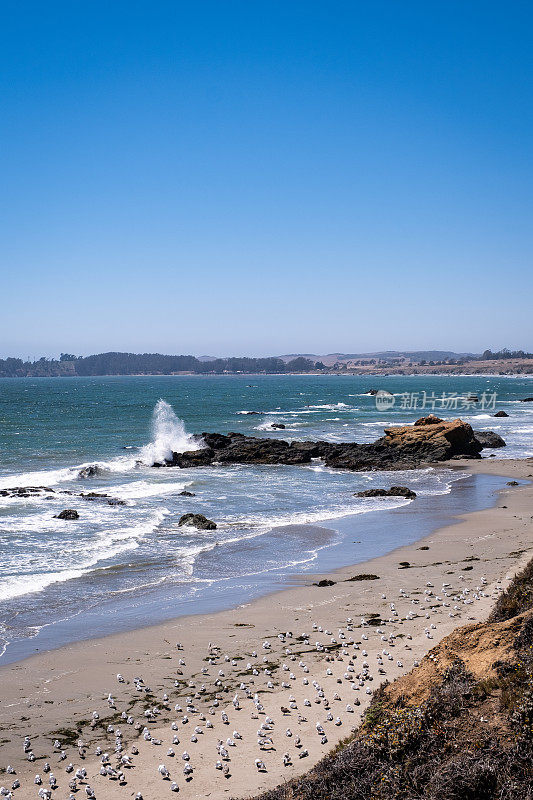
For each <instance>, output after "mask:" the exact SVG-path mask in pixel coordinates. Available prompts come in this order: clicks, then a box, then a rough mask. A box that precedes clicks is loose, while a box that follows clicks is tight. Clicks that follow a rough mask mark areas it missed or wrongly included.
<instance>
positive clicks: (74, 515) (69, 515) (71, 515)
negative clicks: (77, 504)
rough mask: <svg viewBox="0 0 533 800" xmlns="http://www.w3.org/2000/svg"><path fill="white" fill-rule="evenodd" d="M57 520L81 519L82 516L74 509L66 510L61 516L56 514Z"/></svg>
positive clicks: (61, 512)
mask: <svg viewBox="0 0 533 800" xmlns="http://www.w3.org/2000/svg"><path fill="white" fill-rule="evenodd" d="M55 518H56V519H79V518H80V515H79V514H78V512H77V511H76V510H75V509H73V508H66V509H65V510H64V511H60V512H59V514H56V516H55Z"/></svg>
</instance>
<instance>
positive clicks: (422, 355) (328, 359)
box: [279, 350, 479, 366]
mask: <svg viewBox="0 0 533 800" xmlns="http://www.w3.org/2000/svg"><path fill="white" fill-rule="evenodd" d="M299 357H300V358H309V359H310V360H311V361H321V362H322V363H323V364H325V365H326V366H331V365H332V364H335V363H337V362H339V363H341V364H345V363H347V362H350V361H370V360H371V359H379V360H380V361H391V362H392V361H397V360H398V359H400V360H407V361H413V362H420V361H422V360H425V361H448V360H449V359H468V360H470V359H475V358H479V355H477V354H475V353H454V352H453V351H452V350H381V351H377V352H375V353H327V354H326V355H316V354H314V353H289V354H286V355H282V356H279V358H281V359H282V360H283V361H291V360H292V359H294V358H299Z"/></svg>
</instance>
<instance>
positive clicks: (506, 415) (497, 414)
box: [493, 411, 509, 417]
mask: <svg viewBox="0 0 533 800" xmlns="http://www.w3.org/2000/svg"><path fill="white" fill-rule="evenodd" d="M493 416H494V417H508V416H509V414H508V413H507V411H497V412H496V413H495V414H493Z"/></svg>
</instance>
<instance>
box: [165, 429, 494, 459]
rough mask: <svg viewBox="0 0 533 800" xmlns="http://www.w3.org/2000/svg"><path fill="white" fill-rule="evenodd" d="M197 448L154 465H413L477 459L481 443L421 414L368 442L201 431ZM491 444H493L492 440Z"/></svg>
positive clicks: (465, 431) (471, 434)
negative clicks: (319, 461)
mask: <svg viewBox="0 0 533 800" xmlns="http://www.w3.org/2000/svg"><path fill="white" fill-rule="evenodd" d="M196 438H197V441H198V442H199V443H201V444H202V445H203V447H202V448H201V449H200V450H192V451H188V452H185V453H173V455H172V458H171V459H169V460H167V461H165V462H164V463H157V464H154V466H157V467H162V466H173V467H182V468H186V467H199V466H209V465H211V464H215V463H217V464H289V465H290V464H296V465H298V464H308V463H309V462H310V461H311V460H312V459H313V458H320V459H322V460H323V461H324V463H325V464H326V466H328V467H331V468H335V469H349V470H374V469H388V470H390V469H415V468H416V467H419V466H420V465H421V464H423V463H428V462H435V461H445V460H447V459H449V458H479V453H480V451H481V450H482V448H483V446H484V445H482V444H481V443H480V442H479V441H478V440H477V439H476V437H475V435H474V432H473V430H472V428H471V427H470V425H469V424H468V423H466V422H463V421H462V420H460V419H455V420H448V421H444V420H440V419H439V418H438V417H424V418H422V420H418V421H417V424H415V425H405V426H402V427H397V428H386V429H385V435H384V436H382V437H381V439H378V440H377V441H375V442H373V443H372V444H357V443H356V442H347V443H344V444H338V443H332V442H322V441H318V442H296V441H293V442H287V441H285V440H283V439H259V438H255V437H252V436H245V435H244V434H242V433H229V434H227V435H224V434H221V433H203V434H201V436H198V437H196ZM492 446H493V445H492Z"/></svg>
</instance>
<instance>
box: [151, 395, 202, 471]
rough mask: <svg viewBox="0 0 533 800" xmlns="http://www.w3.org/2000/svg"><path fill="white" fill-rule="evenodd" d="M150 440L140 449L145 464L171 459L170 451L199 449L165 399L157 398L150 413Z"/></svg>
mask: <svg viewBox="0 0 533 800" xmlns="http://www.w3.org/2000/svg"><path fill="white" fill-rule="evenodd" d="M151 427H152V441H151V442H150V444H147V445H145V446H144V447H143V448H142V450H141V459H142V461H143V462H144V463H145V464H148V465H150V466H151V465H152V464H154V463H156V462H161V461H164V460H165V459H171V458H172V453H173V452H174V453H184V452H186V451H187V450H199V449H200V444H199V443H198V442H196V441H195V440H194V437H193V436H192V435H191V434H190V433H187V431H186V430H185V425H184V424H183V420H181V419H179V417H177V416H176V414H175V413H174V411H173V409H172V406H170V405H169V404H168V403H167V402H166V401H165V400H158V401H157V403H156V404H155V408H154V411H153V414H152V426H151Z"/></svg>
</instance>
